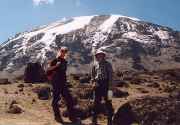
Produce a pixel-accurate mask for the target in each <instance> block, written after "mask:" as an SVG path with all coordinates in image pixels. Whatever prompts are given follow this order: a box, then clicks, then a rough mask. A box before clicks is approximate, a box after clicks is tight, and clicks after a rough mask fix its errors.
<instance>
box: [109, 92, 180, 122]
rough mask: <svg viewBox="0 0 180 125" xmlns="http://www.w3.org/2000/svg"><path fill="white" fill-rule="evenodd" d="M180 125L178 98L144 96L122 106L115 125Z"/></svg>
mask: <svg viewBox="0 0 180 125" xmlns="http://www.w3.org/2000/svg"><path fill="white" fill-rule="evenodd" d="M175 95H177V94H175ZM132 123H138V124H140V125H179V123H180V101H179V100H178V98H177V96H161V97H159V96H144V97H142V98H138V99H134V100H131V101H129V102H127V103H125V104H124V105H122V106H121V107H120V108H119V109H118V111H117V112H116V113H115V115H114V119H113V125H131V124H132Z"/></svg>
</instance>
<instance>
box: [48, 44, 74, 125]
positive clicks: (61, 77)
mask: <svg viewBox="0 0 180 125" xmlns="http://www.w3.org/2000/svg"><path fill="white" fill-rule="evenodd" d="M67 52H68V49H67V47H61V49H60V50H59V51H58V53H57V56H56V58H55V59H53V60H52V61H51V62H50V63H49V66H48V69H47V76H48V78H49V80H50V81H51V83H52V87H53V100H52V108H53V111H54V117H55V120H56V121H57V122H60V123H63V120H62V118H61V115H60V111H59V105H58V102H59V100H60V95H61V96H62V97H63V98H64V99H65V101H66V105H67V109H68V113H69V119H70V120H71V121H73V122H74V121H77V119H76V118H75V111H74V104H73V98H72V96H71V94H70V92H69V89H68V87H67V84H66V69H67V61H66V59H65V57H66V54H67Z"/></svg>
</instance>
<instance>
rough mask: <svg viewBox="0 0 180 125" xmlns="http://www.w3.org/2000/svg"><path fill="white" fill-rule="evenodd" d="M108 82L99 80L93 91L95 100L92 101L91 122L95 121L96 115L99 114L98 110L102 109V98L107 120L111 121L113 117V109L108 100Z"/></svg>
mask: <svg viewBox="0 0 180 125" xmlns="http://www.w3.org/2000/svg"><path fill="white" fill-rule="evenodd" d="M108 89H109V87H108V81H107V80H100V81H98V82H97V87H96V89H95V99H94V109H93V120H94V121H95V122H96V121H97V115H98V114H99V113H100V112H101V111H99V109H102V105H101V101H102V99H103V98H104V101H105V108H106V113H107V115H108V120H111V119H112V116H113V112H114V111H113V107H112V101H111V100H108Z"/></svg>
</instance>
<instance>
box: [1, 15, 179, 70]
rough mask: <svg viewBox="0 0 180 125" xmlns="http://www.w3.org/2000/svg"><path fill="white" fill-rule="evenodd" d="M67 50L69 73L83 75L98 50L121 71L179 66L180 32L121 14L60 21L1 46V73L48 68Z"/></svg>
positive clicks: (14, 38)
mask: <svg viewBox="0 0 180 125" xmlns="http://www.w3.org/2000/svg"><path fill="white" fill-rule="evenodd" d="M60 46H67V47H69V49H70V57H69V66H70V68H69V69H70V70H71V72H87V71H88V67H89V64H90V62H91V61H92V59H93V56H92V54H93V52H94V51H95V50H96V49H98V48H101V49H103V50H104V51H106V52H107V53H108V57H107V58H108V59H109V61H112V62H113V67H114V69H116V70H119V71H129V70H138V71H139V70H143V71H146V70H158V69H167V68H176V67H180V51H179V50H180V32H178V31H174V30H173V29H171V28H168V27H164V26H160V25H156V24H152V23H149V22H145V21H141V20H139V19H137V18H132V17H126V16H121V15H95V16H82V17H74V18H70V19H62V20H60V21H57V22H54V23H51V24H49V25H46V26H41V27H38V28H36V29H34V30H32V31H26V32H23V33H19V34H17V35H15V36H14V37H13V38H11V39H9V40H8V41H6V42H4V43H2V44H1V45H0V71H9V72H13V71H17V70H20V69H21V68H23V67H24V66H25V65H26V64H27V63H29V62H40V63H41V64H42V65H44V66H45V65H46V64H47V61H48V60H49V59H52V58H53V57H55V53H56V50H57V48H58V47H60Z"/></svg>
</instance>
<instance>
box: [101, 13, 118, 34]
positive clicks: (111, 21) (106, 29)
mask: <svg viewBox="0 0 180 125" xmlns="http://www.w3.org/2000/svg"><path fill="white" fill-rule="evenodd" d="M118 19H119V16H118V15H112V16H110V18H109V19H107V20H106V21H105V22H104V23H103V24H102V25H100V27H99V30H100V31H102V32H107V33H110V32H111V29H112V27H113V24H114V23H115V22H116V21H117V20H118Z"/></svg>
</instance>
